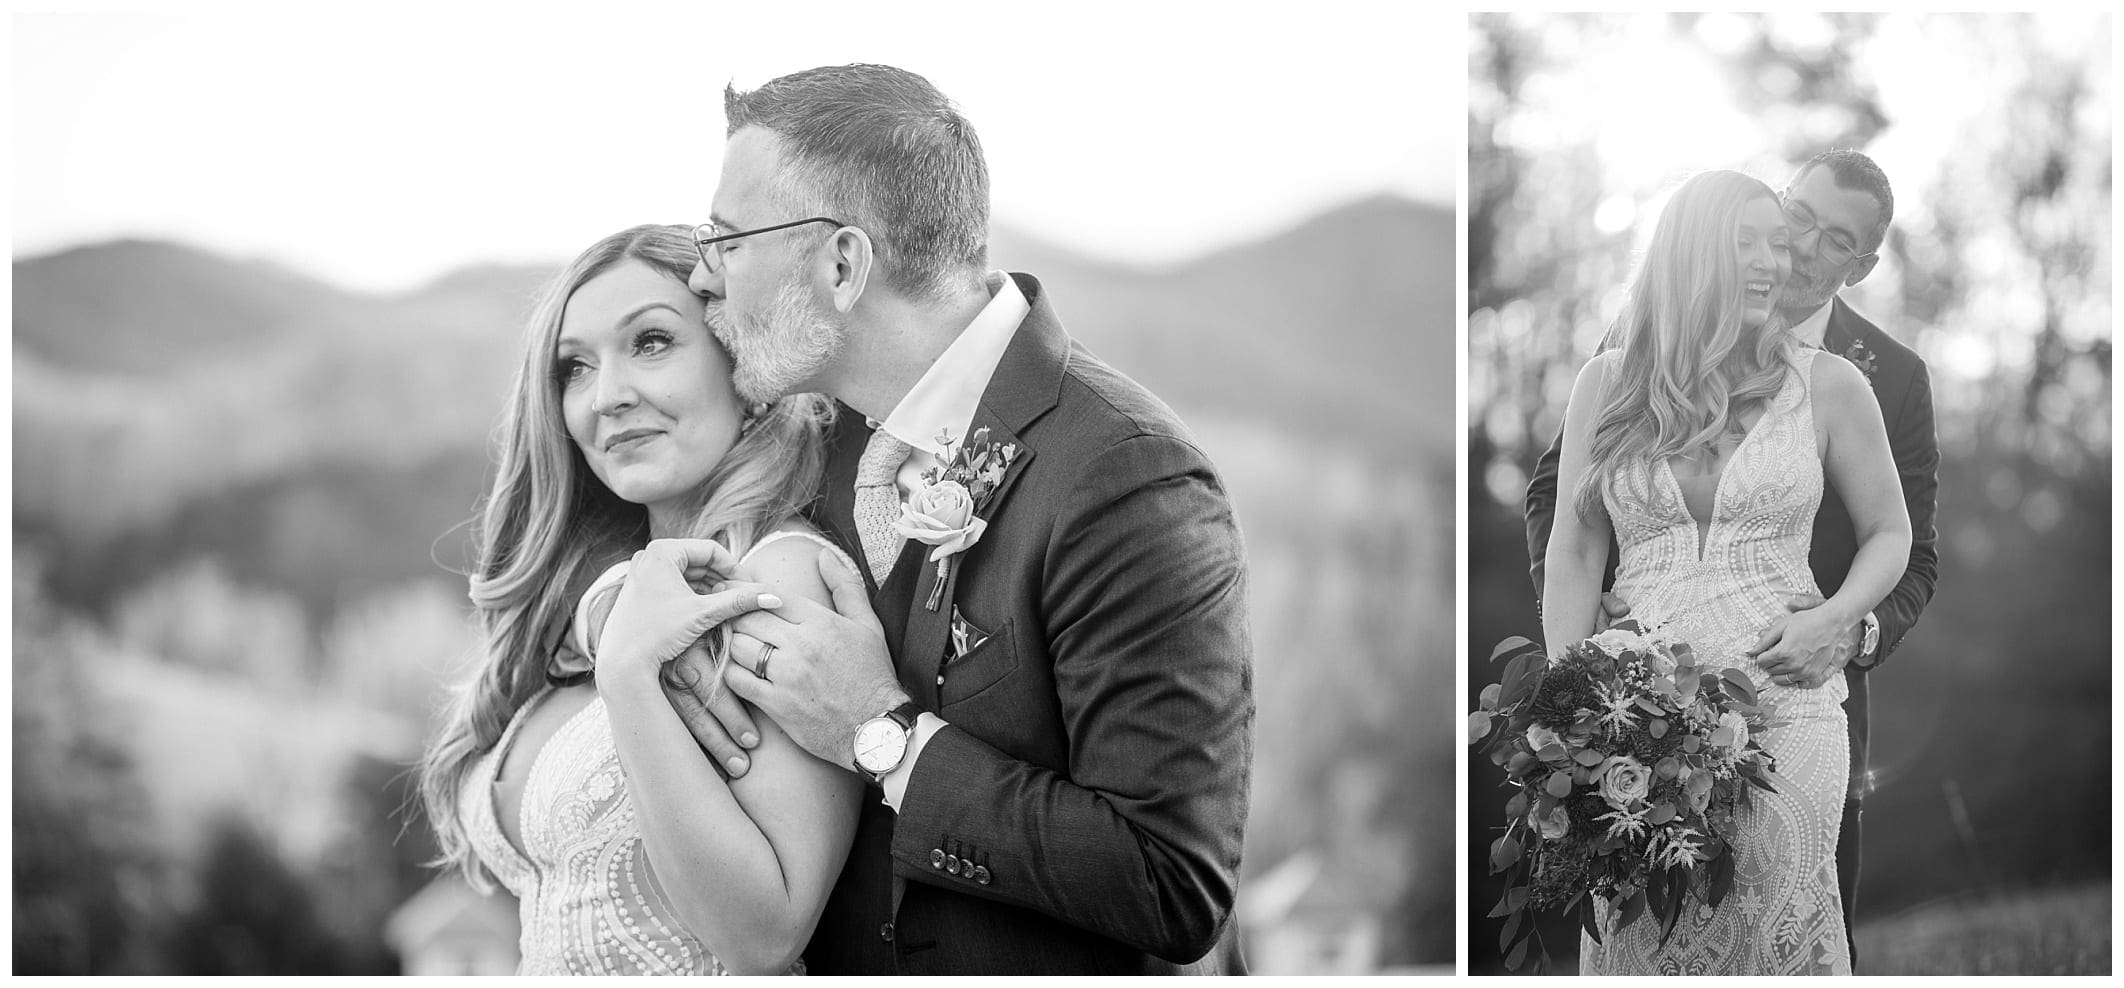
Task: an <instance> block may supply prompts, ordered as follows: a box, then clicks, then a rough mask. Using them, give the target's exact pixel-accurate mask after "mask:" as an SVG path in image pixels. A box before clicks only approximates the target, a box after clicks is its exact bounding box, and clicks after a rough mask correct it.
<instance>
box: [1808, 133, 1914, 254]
mask: <svg viewBox="0 0 2124 988" xmlns="http://www.w3.org/2000/svg"><path fill="white" fill-rule="evenodd" d="M1817 167H1820V168H1827V169H1829V174H1830V175H1831V176H1832V177H1834V178H1835V179H1836V185H1837V188H1840V189H1850V190H1851V191H1853V192H1864V193H1866V194H1867V195H1869V196H1872V197H1873V201H1874V202H1875V203H1876V204H1878V205H1879V206H1880V207H1881V215H1880V219H1878V220H1876V221H1875V222H1874V224H1873V229H1871V230H1868V231H1866V242H1865V243H1863V244H1860V245H1859V246H1860V247H1863V248H1864V249H1865V250H1866V251H1867V252H1868V253H1872V252H1874V251H1877V250H1880V249H1881V244H1882V243H1883V242H1885V241H1886V240H1887V239H1888V221H1889V220H1892V219H1894V218H1895V190H1894V189H1891V188H1889V187H1888V173H1887V172H1884V171H1882V170H1881V166H1879V165H1877V164H1874V163H1873V159H1872V158H1869V157H1866V155H1865V154H1864V153H1863V152H1860V151H1854V150H1852V149H1850V148H1834V149H1831V150H1828V151H1824V152H1822V153H1820V154H1817V155H1815V156H1814V157H1812V158H1809V159H1807V163H1806V164H1804V165H1801V166H1800V170H1799V171H1798V172H1796V173H1794V174H1793V176H1792V184H1793V185H1798V184H1799V181H1800V179H1803V178H1806V177H1807V173H1808V172H1809V171H1811V170H1813V169H1815V168H1817Z"/></svg>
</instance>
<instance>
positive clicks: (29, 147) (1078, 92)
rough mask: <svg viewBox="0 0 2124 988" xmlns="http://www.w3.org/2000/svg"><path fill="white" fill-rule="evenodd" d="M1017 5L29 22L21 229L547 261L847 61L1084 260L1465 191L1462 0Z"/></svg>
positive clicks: (19, 123)
mask: <svg viewBox="0 0 2124 988" xmlns="http://www.w3.org/2000/svg"><path fill="white" fill-rule="evenodd" d="M598 6H599V8H604V7H608V6H611V7H617V6H619V5H614V4H600V5H598ZM1020 6H1021V5H1014V4H1008V3H995V2H987V3H958V2H953V3H930V4H922V5H913V4H901V3H891V4H887V3H876V2H865V3H847V2H843V0H829V2H811V3H806V4H803V5H801V7H798V6H797V5H770V4H746V5H732V4H723V3H708V2H699V3H693V4H687V5H685V6H673V7H665V6H661V5H658V6H651V7H632V8H621V9H620V11H619V12H617V13H608V12H604V11H603V10H602V9H600V11H599V12H597V13H590V12H589V11H590V10H591V9H592V8H591V5H589V4H580V5H571V6H570V7H569V8H567V9H571V10H574V11H576V12H577V13H576V14H575V15H574V16H572V17H563V16H558V15H554V14H547V13H538V14H528V13H521V12H511V11H509V10H508V8H501V7H496V8H492V9H491V10H487V9H481V8H469V9H465V10H462V11H460V12H456V13H447V14H441V15H437V14H434V13H431V12H426V11H422V10H420V9H417V8H390V7H379V6H369V5H363V6H350V7H345V8H341V9H342V11H343V12H342V13H339V14H336V15H329V16H327V15H305V16H294V15H287V16H283V15H276V14H271V13H267V12H263V11H260V12H253V13H237V14H221V15H204V14H194V15H168V14H157V15H147V14H16V15H15V16H14V18H13V28H14V31H13V49H14V132H13V148H14V153H13V165H14V252H15V256H17V257H23V256H28V255H33V254H39V253H44V252H47V251H50V250H53V249H57V248H61V247H65V246H70V245H73V244H77V243H82V242H86V241H94V240H101V239H106V238H111V237H118V236H147V237H167V238H174V239H179V240H183V241H186V242H190V243H195V244H200V245H204V246H207V247H210V248H213V249H216V250H221V251H226V252H229V253H233V254H237V255H239V256H266V257H271V258H273V259H275V260H278V261H281V262H282V263H286V264H289V265H291V266H294V267H296V268H298V269H302V270H306V271H309V272H313V273H316V274H319V275H322V276H325V277H327V278H329V279H332V280H334V281H338V282H340V283H343V284H346V285H349V286H353V287H360V288H370V289H379V290H389V289H397V288H402V287H406V286H409V285H413V284H417V283H420V282H422V281H425V280H427V279H429V278H431V277H434V276H435V275H438V274H440V273H442V272H444V271H446V270H448V269H450V268H452V267H455V266H458V265H461V264H466V263H472V262H480V261H540V262H553V261H559V260H562V259H564V258H566V257H567V256H570V255H572V254H573V253H574V252H575V251H576V250H577V249H579V248H581V247H582V246H583V245H585V244H587V243H589V242H591V241H592V240H595V239H596V238H597V237H599V236H602V235H604V234H606V233H609V232H611V231H613V230H616V229H619V228H621V227H624V226H627V225H630V224H633V223H639V222H647V221H663V222H682V221H683V222H692V221H699V220H703V219H705V218H706V216H707V212H708V203H709V199H710V197H711V195H712V194H713V191H714V184H715V177H716V174H717V170H718V167H719V160H720V155H721V151H722V143H723V140H722V133H723V119H722V103H721V91H722V87H723V85H724V83H725V82H729V81H735V82H736V83H737V84H738V86H739V87H740V88H750V87H752V86H756V85H758V84H760V83H762V82H765V81H767V80H768V79H771V78H773V77H775V76H777V75H781V74H784V73H787V72H791V71H795V70H797V69H802V68H808V67H811V66H814V65H826V64H837V63H844V62H854V61H872V62H885V63H890V64H894V65H898V66H900V67H903V68H907V69H910V70H913V71H916V72H919V73H921V74H923V75H925V76H927V77H928V78H929V80H930V81H931V82H933V83H935V84H936V85H937V86H938V87H939V88H940V89H942V90H943V91H944V92H945V94H946V95H948V96H951V97H952V98H953V99H955V100H957V101H958V102H959V104H960V105H961V107H962V108H963V109H964V110H965V112H966V113H967V115H968V117H969V118H970V119H971V120H972V121H973V123H974V126H975V127H976V129H978V130H979V131H980V134H981V139H982V143H983V145H984V146H985V148H986V150H987V154H988V162H989V172H990V177H991V182H992V185H993V189H994V196H995V200H994V218H995V220H996V222H997V223H999V224H1001V225H1008V226H1012V227H1015V228H1018V229H1022V230H1025V231H1028V232H1031V233H1034V234H1036V235H1038V236H1040V237H1043V238H1045V239H1048V240H1051V241H1055V242H1058V243H1061V244H1063V245H1066V246H1069V247H1071V248H1074V249H1077V250H1080V251H1083V252H1085V253H1088V254H1092V255H1095V256H1104V257H1110V258H1115V259H1121V260H1135V261H1155V260H1170V259H1177V258H1182V257H1187V256H1191V255H1195V254H1199V253H1202V252H1204V251H1207V250H1211V249H1214V248H1217V247H1220V246H1223V245H1226V244H1229V243H1233V242H1238V241H1243V240H1246V239H1250V238H1254V237H1258V236H1262V235H1264V234H1267V233H1270V232H1272V231H1274V230H1276V229H1278V228H1280V227H1283V226H1285V225H1288V224H1290V223H1293V222H1296V221H1298V220H1300V219H1303V218H1304V217H1306V216H1309V215H1311V214H1313V213H1316V212H1319V211H1321V210H1323V209H1326V208H1329V207H1332V206H1334V205H1337V204H1340V203H1342V202H1345V201H1347V200H1350V199H1353V198H1357V197H1359V196H1363V195H1367V194H1370V193H1374V192H1381V191H1386V192H1393V193H1397V194H1400V195H1403V196H1407V197H1410V198H1415V199H1420V200H1425V201H1429V202H1434V203H1438V204H1441V205H1447V206H1450V205H1451V203H1452V202H1453V189H1454V183H1455V180H1456V176H1457V175H1458V173H1459V168H1460V153H1461V147H1462V143H1461V135H1462V132H1463V130H1464V129H1465V127H1466V123H1465V116H1464V110H1463V108H1464V102H1463V100H1464V94H1465V73H1466V66H1467V59H1466V55H1465V49H1464V47H1463V46H1464V42H1465V38H1466V34H1465V31H1466V29H1465V26H1464V23H1465V22H1464V20H1463V19H1462V15H1461V14H1459V13H1457V12H1449V13H1444V14H1438V15H1430V14H1414V13H1383V12H1382V11H1385V10H1387V9H1388V8H1389V6H1390V5H1386V4H1374V3H1365V2H1361V0H1330V2H1310V3H1307V4H1304V5H1303V7H1302V12H1303V19H1302V21H1300V20H1294V19H1293V18H1292V14H1293V13H1294V12H1296V11H1294V9H1293V8H1290V7H1287V6H1277V7H1255V6H1252V5H1244V4H1241V5H1231V4H1223V3H1170V4H1169V3H1151V2H1130V3H1115V2H1110V0H1108V2H1080V3H1072V4H1066V5H1062V4H1057V5H1048V4H1042V5H1038V6H1036V7H1026V8H1025V9H1028V10H1035V11H1038V13H1028V14H1022V15H1021V14H1015V13H1012V11H1013V10H1015V9H1018V8H1019V7H1020ZM1392 6H1399V5H1392ZM526 7H527V9H528V8H529V7H530V5H526ZM784 7H786V8H787V10H788V11H791V12H783V8H784ZM796 11H800V13H798V12H796ZM910 11H916V12H910Z"/></svg>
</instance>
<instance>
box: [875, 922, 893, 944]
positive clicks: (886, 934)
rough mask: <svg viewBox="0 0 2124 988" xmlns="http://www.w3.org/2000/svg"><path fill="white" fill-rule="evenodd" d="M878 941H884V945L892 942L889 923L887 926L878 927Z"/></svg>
mask: <svg viewBox="0 0 2124 988" xmlns="http://www.w3.org/2000/svg"><path fill="white" fill-rule="evenodd" d="M878 939H880V940H883V941H885V942H886V943H891V942H892V924H891V923H887V924H885V925H884V926H880V927H878Z"/></svg>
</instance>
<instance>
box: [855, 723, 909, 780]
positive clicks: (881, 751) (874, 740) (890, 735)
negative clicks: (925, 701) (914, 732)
mask: <svg viewBox="0 0 2124 988" xmlns="http://www.w3.org/2000/svg"><path fill="white" fill-rule="evenodd" d="M906 753H907V729H906V728H903V727H901V726H900V725H898V724H895V723H893V722H892V721H891V720H889V719H887V718H884V717H873V718H871V719H869V720H866V721H864V722H863V724H862V726H861V727H858V728H856V736H855V759H856V765H857V766H859V767H861V768H862V769H863V771H865V772H870V773H873V774H883V773H885V772H890V771H892V770H893V769H894V768H895V767H897V766H898V765H899V764H900V757H901V756H902V755H905V754H906Z"/></svg>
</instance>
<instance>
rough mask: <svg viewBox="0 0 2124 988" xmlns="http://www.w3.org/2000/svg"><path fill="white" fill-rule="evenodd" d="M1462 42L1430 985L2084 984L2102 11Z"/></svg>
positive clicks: (2101, 560) (2093, 729)
mask: <svg viewBox="0 0 2124 988" xmlns="http://www.w3.org/2000/svg"><path fill="white" fill-rule="evenodd" d="M1466 31H1467V39H1468V70H1469V82H1468V110H1467V113H1468V117H1467V132H1468V146H1467V154H1468V175H1467V194H1466V209H1467V213H1466V222H1467V285H1466V290H1467V299H1466V346H1467V351H1466V352H1467V402H1468V404H1467V429H1468V434H1467V437H1466V441H1467V444H1468V445H1467V450H1468V454H1467V455H1468V459H1467V473H1466V475H1465V476H1464V477H1463V478H1462V481H1461V482H1462V483H1464V484H1466V485H1467V488H1466V490H1467V502H1468V509H1467V518H1466V522H1465V524H1466V526H1467V529H1466V532H1465V536H1466V539H1467V559H1468V564H1467V565H1468V570H1467V574H1466V583H1465V588H1464V592H1465V595H1466V597H1465V599H1466V602H1467V605H1466V606H1467V608H1468V613H1467V635H1468V640H1467V650H1466V653H1467V654H1466V655H1465V656H1463V663H1464V666H1465V675H1466V677H1467V678H1466V679H1465V681H1464V683H1465V696H1464V700H1465V702H1466V704H1467V706H1466V709H1467V710H1468V711H1469V713H1468V715H1467V729H1466V742H1467V744H1468V748H1467V752H1468V762H1467V769H1466V772H1467V778H1468V779H1469V789H1468V799H1467V803H1466V814H1467V816H1466V819H1465V821H1464V826H1465V828H1466V829H1465V832H1466V835H1467V840H1466V843H1465V845H1464V846H1463V848H1462V854H1463V855H1464V858H1465V867H1466V869H1467V874H1468V878H1469V888H1468V891H1467V895H1466V898H1465V900H1464V901H1463V904H1462V908H1463V909H1464V910H1465V927H1464V929H1465V930H1466V935H1467V942H1466V943H1465V944H1464V945H1463V946H1464V951H1465V953H1464V954H1463V957H1464V959H1465V963H1466V970H1467V971H1468V972H1469V973H1472V974H1503V973H1507V972H1511V973H1518V974H1531V973H1536V972H1540V973H1550V974H1570V973H1574V972H1576V973H1580V974H1589V975H1592V974H1606V975H1654V974H1671V975H1802V974H1825V975H1826V974H1834V975H1850V974H1861V975H1892V974H1971V975H1974V974H1985V975H2035V974H2075V975H2106V974H2109V973H2110V972H2111V956H2110V951H2111V923H2112V921H2111V915H2112V913H2111V898H2110V897H2111V878H2110V849H2111V845H2110V841H2111V825H2112V821H2111V816H2110V807H2111V800H2112V783H2111V760H2110V752H2111V750H2112V740H2111V738H2112V724H2111V715H2112V710H2111V696H2112V687H2113V684H2112V672H2111V667H2112V664H2113V661H2114V657H2115V652H2114V645H2113V642H2112V640H2111V637H2110V635H2111V626H2112V593H2113V586H2112V577H2111V567H2112V559H2111V543H2112V537H2111V527H2110V526H2111V496H2112V495H2111V486H2110V485H2111V466H2112V461H2111V432H2110V427H2111V422H2112V409H2111V373H2112V371H2111V323H2112V310H2111V295H2110V291H2111V286H2110V275H2111V271H2112V266H2113V258H2112V253H2111V230H2110V218H2111V215H2112V206H2111V198H2110V196H2111V190H2110V178H2111V173H2112V169H2113V161H2112V150H2111V123H2112V109H2113V108H2112V103H2111V100H2112V92H2111V89H2110V57H2111V51H2110V43H2111V37H2112V25H2111V23H2110V17H2109V15H2108V14H2106V13H2082V14H2042V15H2038V14H1952V15H1950V14H1937V15H1924V14H1811V13H1780V14H1767V15H1742V14H1657V13H1651V14H1631V15H1566V14H1553V15H1533V14H1474V15H1471V16H1470V18H1469V20H1468V22H1467V26H1466Z"/></svg>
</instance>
